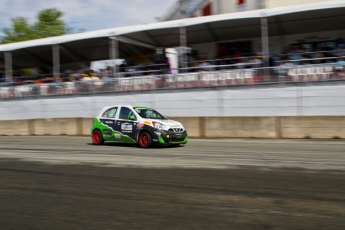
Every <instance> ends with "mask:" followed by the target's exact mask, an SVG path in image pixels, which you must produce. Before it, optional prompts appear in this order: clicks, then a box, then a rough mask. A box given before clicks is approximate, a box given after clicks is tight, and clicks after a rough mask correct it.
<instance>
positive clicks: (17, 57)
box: [0, 0, 345, 67]
mask: <svg viewBox="0 0 345 230" xmlns="http://www.w3.org/2000/svg"><path fill="white" fill-rule="evenodd" d="M344 8H345V1H344V0H335V1H329V2H322V3H314V4H306V5H296V6H289V7H279V8H272V9H262V10H254V11H245V12H238V13H229V14H220V15H214V16H207V17H197V18H187V19H181V20H175V21H166V22H158V23H151V24H142V25H134V26H126V27H118V28H111V29H105V30H97V31H90V32H83V33H77V34H70V35H64V36H57V37H50V38H44V39H37V40H31V41H25V42H17V43H11V44H3V45H0V52H5V51H12V53H13V55H12V56H13V65H14V66H18V67H19V66H30V65H38V64H44V63H45V64H51V62H52V61H51V59H52V49H51V47H50V46H51V45H54V44H60V45H62V49H63V51H64V52H61V55H60V60H61V63H66V62H71V61H73V60H72V59H74V61H76V60H79V61H94V60H102V59H108V58H109V39H108V38H109V37H113V36H116V37H118V38H119V40H120V43H121V44H120V46H119V51H120V57H119V58H123V57H125V56H128V55H129V54H133V53H137V54H140V53H145V52H147V51H149V50H151V49H154V48H155V47H174V46H179V45H180V37H179V27H183V26H184V27H186V32H187V42H188V44H197V43H205V42H213V41H215V42H216V41H225V40H234V39H244V38H253V37H260V36H261V30H260V29H261V28H260V18H261V17H263V16H266V17H268V31H269V35H270V36H276V35H286V34H297V33H308V32H316V31H329V30H338V29H344V27H345V26H344V25H343V23H341V22H343V21H344V19H345V9H344ZM3 59H4V58H3V55H0V62H2V61H3Z"/></svg>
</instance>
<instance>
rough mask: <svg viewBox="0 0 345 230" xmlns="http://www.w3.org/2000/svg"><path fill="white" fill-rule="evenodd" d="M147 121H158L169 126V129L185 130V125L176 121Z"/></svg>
mask: <svg viewBox="0 0 345 230" xmlns="http://www.w3.org/2000/svg"><path fill="white" fill-rule="evenodd" d="M146 120H149V121H151V122H152V121H156V122H159V123H162V124H164V125H166V126H168V127H169V128H183V125H182V124H181V123H180V122H178V121H174V120H159V119H146Z"/></svg>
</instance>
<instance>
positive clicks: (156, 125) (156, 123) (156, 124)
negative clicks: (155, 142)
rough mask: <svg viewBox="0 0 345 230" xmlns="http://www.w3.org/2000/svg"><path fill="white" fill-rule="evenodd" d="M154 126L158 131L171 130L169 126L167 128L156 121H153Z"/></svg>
mask: <svg viewBox="0 0 345 230" xmlns="http://www.w3.org/2000/svg"><path fill="white" fill-rule="evenodd" d="M152 124H153V127H155V128H156V129H163V130H168V129H169V128H168V126H166V125H164V124H162V123H159V122H156V121H153V122H152Z"/></svg>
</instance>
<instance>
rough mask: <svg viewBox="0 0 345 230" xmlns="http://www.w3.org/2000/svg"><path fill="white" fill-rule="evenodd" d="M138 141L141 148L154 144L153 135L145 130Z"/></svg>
mask: <svg viewBox="0 0 345 230" xmlns="http://www.w3.org/2000/svg"><path fill="white" fill-rule="evenodd" d="M138 142H139V145H140V147H141V148H148V147H150V146H151V145H152V138H151V135H150V134H149V133H148V132H146V131H144V132H141V133H140V135H139V137H138Z"/></svg>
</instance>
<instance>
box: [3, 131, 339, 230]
mask: <svg viewBox="0 0 345 230" xmlns="http://www.w3.org/2000/svg"><path fill="white" fill-rule="evenodd" d="M0 229H6V230H7V229H25V230H26V229H263V230H273V229H274V230H278V229H280V230H282V229H284V230H285V229H294V230H296V229H322V230H324V229H345V141H344V140H337V141H317V140H302V141H296V140H190V142H189V143H188V144H187V145H186V146H184V147H174V148H160V147H155V148H152V149H140V148H138V147H137V146H133V145H127V144H114V143H107V144H106V145H104V146H93V145H91V144H90V138H85V137H21V136H16V137H5V136H2V137H0Z"/></svg>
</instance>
